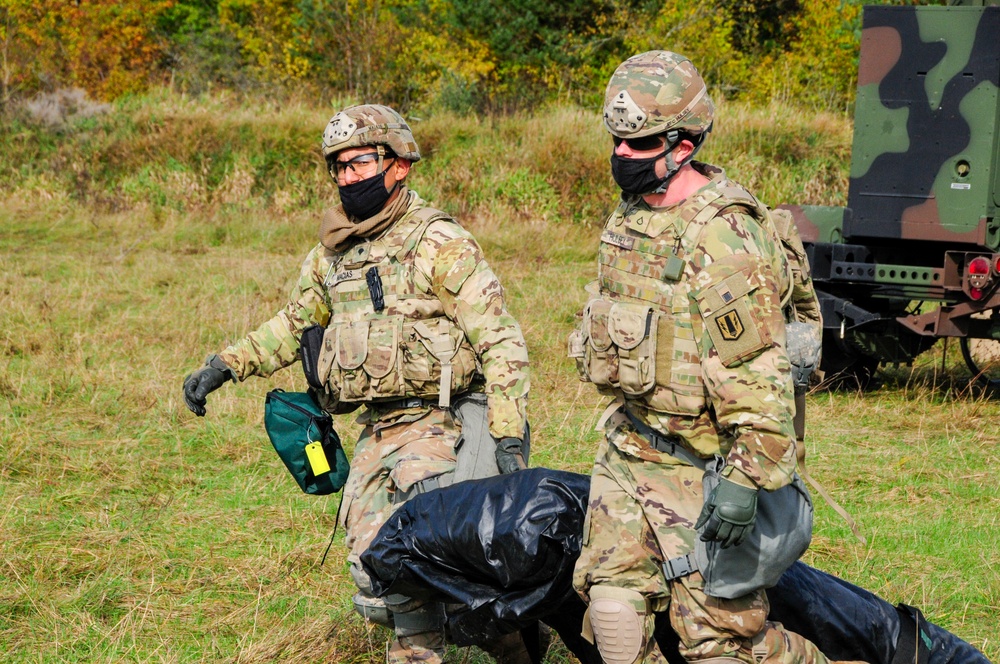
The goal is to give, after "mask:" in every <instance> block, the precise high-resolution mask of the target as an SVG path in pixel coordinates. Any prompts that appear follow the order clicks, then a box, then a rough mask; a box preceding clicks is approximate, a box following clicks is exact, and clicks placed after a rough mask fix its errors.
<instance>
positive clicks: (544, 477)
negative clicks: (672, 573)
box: [361, 468, 989, 664]
mask: <svg viewBox="0 0 1000 664" xmlns="http://www.w3.org/2000/svg"><path fill="white" fill-rule="evenodd" d="M589 490H590V478H589V477H588V476H586V475H580V474H577V473H568V472H564V471H557V470H549V469H546V468H532V469H528V470H524V471H520V472H517V473H513V474H511V475H502V476H499V477H492V478H489V479H485V480H474V481H470V482H461V483H459V484H456V485H453V486H451V487H448V488H445V489H438V490H436V491H431V492H429V493H426V494H422V495H420V496H417V497H415V498H413V499H412V500H410V501H408V502H407V503H406V504H405V505H403V506H401V507H400V508H399V509H398V510H397V511H396V512H395V513H394V514H393V515H392V517H391V518H390V519H389V520H388V521H387V522H386V523H385V524H384V525H383V526H382V528H381V530H380V531H379V533H378V535H377V536H376V538H375V540H374V541H373V542H372V544H371V546H370V547H369V549H368V551H366V552H365V553H364V554H362V556H361V562H362V565H363V566H364V568H365V570H366V571H367V572H368V574H369V576H370V577H371V578H372V585H373V587H374V589H375V592H376V594H378V595H385V594H388V593H401V594H404V595H411V596H420V597H427V598H433V599H437V600H440V601H443V602H446V603H452V604H454V603H460V604H463V605H465V607H466V608H464V609H461V610H457V611H452V612H449V615H448V632H449V637H450V638H451V640H452V641H453V642H455V643H456V644H458V645H469V644H473V643H481V642H482V641H484V640H486V639H491V638H494V637H496V636H499V635H501V634H506V633H510V632H513V631H517V630H520V629H522V628H526V627H529V626H530V625H533V624H534V622H535V621H536V620H541V621H542V622H544V623H546V624H548V625H550V626H551V627H552V628H553V629H555V630H556V631H557V632H558V633H559V635H560V637H561V638H562V639H563V641H564V642H565V644H566V646H567V647H568V648H569V649H570V650H571V651H572V652H573V653H574V654H575V655H576V656H577V657H578V658H579V659H580V661H581V662H583V663H584V664H590V663H591V662H593V663H595V664H599V663H600V661H601V660H600V657H599V656H598V655H597V653H596V649H594V647H593V646H591V645H590V644H588V643H586V642H585V641H583V639H582V638H580V626H581V624H582V622H581V621H582V617H583V611H584V608H585V607H584V604H583V602H582V600H580V598H579V597H578V596H577V594H576V593H575V592H574V591H573V588H572V575H573V565H574V564H575V562H576V559H577V557H578V556H579V553H580V547H581V542H582V534H583V521H584V516H585V514H586V506H587V498H588V494H589ZM768 597H769V599H770V602H771V612H770V614H769V616H768V617H769V619H771V620H775V621H778V622H781V623H783V624H785V625H786V626H787V627H788V628H789V629H791V630H793V631H795V632H797V633H799V634H801V635H802V636H804V637H806V638H808V639H809V640H811V641H812V642H813V643H815V644H816V645H817V646H818V647H819V648H820V650H822V651H823V652H824V653H825V654H826V655H827V656H828V657H829V658H830V659H832V660H861V661H866V662H869V663H870V664H903V663H904V662H915V663H916V662H919V664H925V663H926V664H989V663H988V661H987V660H986V658H985V657H984V656H983V655H982V654H981V653H980V652H979V651H978V650H976V649H975V648H974V647H973V646H971V645H970V644H968V643H966V642H965V641H962V640H961V639H959V638H958V637H957V636H955V635H954V634H951V633H950V632H948V631H947V630H944V629H942V628H940V627H938V626H937V625H933V624H932V623H929V622H926V621H925V620H924V619H923V617H922V616H920V614H919V611H916V610H915V609H912V608H911V607H905V606H903V605H900V606H899V607H894V606H892V605H891V604H889V603H888V602H886V601H885V600H883V599H881V598H879V597H877V596H876V595H874V594H872V593H870V592H868V591H866V590H864V589H862V588H859V587H857V586H854V585H852V584H850V583H847V582H845V581H843V580H841V579H838V578H836V577H834V576H832V575H829V574H826V573H824V572H821V571H820V570H817V569H814V568H812V567H809V566H808V565H805V564H804V563H801V562H799V563H796V564H795V565H793V566H792V567H791V568H790V569H789V570H788V571H787V572H786V573H785V574H784V575H783V576H782V577H781V580H780V581H779V582H778V585H776V586H775V587H774V588H771V589H769V590H768ZM656 636H657V640H658V641H659V642H660V644H661V647H662V649H663V651H664V654H665V655H666V656H667V657H668V658H670V659H671V661H678V660H679V657H678V655H677V651H676V643H677V637H676V634H674V633H673V631H672V630H671V629H670V628H669V626H668V625H667V624H666V621H660V622H658V625H657V635H656ZM679 661H683V660H679Z"/></svg>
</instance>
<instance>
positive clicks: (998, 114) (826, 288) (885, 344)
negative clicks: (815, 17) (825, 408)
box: [779, 0, 1000, 387]
mask: <svg viewBox="0 0 1000 664" xmlns="http://www.w3.org/2000/svg"><path fill="white" fill-rule="evenodd" d="M998 92H1000V0H979V2H978V3H973V2H964V3H961V5H960V6H919V7H914V6H907V7H887V6H869V7H865V10H864V19H863V31H862V36H861V57H860V62H859V66H858V94H857V101H856V106H855V112H854V142H853V152H852V157H851V177H850V186H849V190H848V197H847V198H848V201H847V203H848V207H847V208H837V207H818V206H793V205H785V206H779V207H783V208H786V209H789V210H791V211H792V213H793V215H794V217H795V219H796V224H797V226H798V228H799V232H800V234H801V235H802V239H803V240H804V241H805V244H806V247H807V252H808V255H809V260H810V262H811V265H812V271H813V279H814V281H815V284H816V288H817V291H818V292H819V297H820V302H821V305H822V311H823V325H824V331H823V346H824V347H823V368H824V369H825V370H826V371H827V374H828V376H838V375H839V376H841V377H844V376H848V377H850V378H852V379H854V380H857V381H858V382H859V383H860V384H862V385H864V384H866V383H867V382H868V380H869V379H870V378H871V376H872V374H873V373H874V371H875V369H876V368H877V367H878V365H879V364H880V363H882V364H896V363H899V364H909V363H910V362H911V361H912V360H913V359H914V358H915V357H916V356H917V355H918V354H920V353H922V352H924V351H925V350H927V349H928V348H930V347H931V346H932V345H933V344H934V343H935V342H936V341H937V340H938V339H940V338H946V337H957V338H958V339H959V340H960V344H961V348H962V352H963V356H964V357H965V361H966V363H967V364H968V366H969V368H970V370H972V372H973V374H974V375H976V376H977V378H978V379H979V380H981V381H983V382H986V383H987V384H990V385H991V386H994V387H1000V288H998V286H1000V213H998V210H1000V94H998Z"/></svg>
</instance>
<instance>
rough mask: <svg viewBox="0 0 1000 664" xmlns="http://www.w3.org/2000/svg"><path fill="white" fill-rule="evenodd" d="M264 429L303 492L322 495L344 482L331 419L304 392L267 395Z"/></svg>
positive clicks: (343, 461)
mask: <svg viewBox="0 0 1000 664" xmlns="http://www.w3.org/2000/svg"><path fill="white" fill-rule="evenodd" d="M264 430H265V431H267V437H268V438H269V439H270V440H271V444H272V445H274V450H275V451H276V452H277V453H278V456H279V457H281V461H282V462H283V463H284V464H285V467H286V468H288V472H290V473H291V474H292V477H293V478H295V481H296V483H298V485H299V488H301V489H302V490H303V491H304V492H305V493H308V494H313V495H317V496H325V495H327V494H331V493H336V492H337V491H340V490H341V489H342V488H343V487H344V484H346V483H347V474H348V471H349V470H350V462H348V460H347V454H345V453H344V448H343V447H341V445H340V437H339V436H337V432H336V431H334V430H333V419H332V418H331V417H330V415H329V414H328V413H325V412H324V411H323V410H321V409H320V407H319V406H318V405H317V404H316V401H315V400H314V399H313V397H312V395H310V394H309V393H308V392H285V391H284V390H280V389H277V390H271V391H270V392H268V393H267V396H266V397H265V398H264Z"/></svg>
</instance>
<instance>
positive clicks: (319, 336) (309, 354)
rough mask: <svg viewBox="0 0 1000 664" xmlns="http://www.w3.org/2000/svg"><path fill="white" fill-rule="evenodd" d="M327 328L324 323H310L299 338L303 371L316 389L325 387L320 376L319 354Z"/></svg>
mask: <svg viewBox="0 0 1000 664" xmlns="http://www.w3.org/2000/svg"><path fill="white" fill-rule="evenodd" d="M325 333H326V328H325V327H323V326H322V325H310V326H309V327H307V328H306V329H304V330H302V336H301V337H300V338H299V355H301V356H302V372H303V373H305V375H306V382H307V383H309V387H311V388H313V389H314V390H322V389H323V381H322V380H320V378H319V354H320V351H321V350H322V349H323V335H324V334H325Z"/></svg>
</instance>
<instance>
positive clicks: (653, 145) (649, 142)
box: [612, 136, 665, 152]
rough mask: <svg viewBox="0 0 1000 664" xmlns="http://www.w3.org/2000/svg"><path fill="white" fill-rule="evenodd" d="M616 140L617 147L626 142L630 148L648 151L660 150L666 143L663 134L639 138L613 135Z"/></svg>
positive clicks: (637, 150)
mask: <svg viewBox="0 0 1000 664" xmlns="http://www.w3.org/2000/svg"><path fill="white" fill-rule="evenodd" d="M612 138H613V139H614V142H615V147H618V146H619V145H621V144H622V142H624V143H625V144H626V145H628V147H629V149H630V150H635V151H636V152H646V151H648V150H659V149H660V148H662V147H663V146H664V145H665V141H664V140H663V136H642V137H639V138H619V137H617V136H613V137H612Z"/></svg>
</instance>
